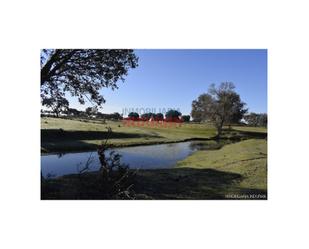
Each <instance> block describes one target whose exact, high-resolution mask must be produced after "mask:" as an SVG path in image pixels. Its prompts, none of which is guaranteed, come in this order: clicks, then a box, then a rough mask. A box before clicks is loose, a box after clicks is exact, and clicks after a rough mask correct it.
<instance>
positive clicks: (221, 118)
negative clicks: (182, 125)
mask: <svg viewBox="0 0 309 249" xmlns="http://www.w3.org/2000/svg"><path fill="white" fill-rule="evenodd" d="M234 89H235V86H234V84H233V83H231V82H224V83H221V84H220V85H219V86H218V87H216V86H215V85H214V84H212V85H211V86H210V88H209V90H208V93H204V94H202V95H200V96H199V97H198V99H197V100H194V101H193V102H192V112H191V116H192V117H193V119H194V120H195V121H210V122H212V123H213V124H214V125H215V127H216V129H217V136H218V137H220V135H221V133H222V128H223V125H226V124H230V123H232V122H239V121H240V120H241V119H242V117H243V115H244V114H245V113H246V112H247V109H245V103H244V102H242V101H241V99H240V96H239V94H237V93H236V92H235V90H234Z"/></svg>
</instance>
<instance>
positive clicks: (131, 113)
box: [128, 112, 139, 120]
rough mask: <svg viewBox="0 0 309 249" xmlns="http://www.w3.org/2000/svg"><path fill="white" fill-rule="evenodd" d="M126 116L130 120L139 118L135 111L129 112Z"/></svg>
mask: <svg viewBox="0 0 309 249" xmlns="http://www.w3.org/2000/svg"><path fill="white" fill-rule="evenodd" d="M128 117H129V118H130V119H132V120H137V119H138V118H139V115H138V113H137V112H130V113H129V115H128Z"/></svg>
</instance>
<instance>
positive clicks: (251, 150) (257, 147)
mask: <svg viewBox="0 0 309 249" xmlns="http://www.w3.org/2000/svg"><path fill="white" fill-rule="evenodd" d="M178 167H189V168H194V169H214V170H219V171H221V172H227V173H232V174H239V175H241V176H242V177H241V181H239V183H237V185H236V187H239V188H240V189H245V190H256V191H261V192H266V190H267V142H266V140H265V139H249V140H246V141H242V142H239V143H235V144H229V145H226V146H224V147H223V148H221V149H219V150H213V151H197V152H195V153H194V154H193V155H191V156H189V157H187V158H186V159H184V160H183V161H180V162H178Z"/></svg>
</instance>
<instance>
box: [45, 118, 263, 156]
mask: <svg viewBox="0 0 309 249" xmlns="http://www.w3.org/2000/svg"><path fill="white" fill-rule="evenodd" d="M168 125H174V126H172V127H163V126H162V125H161V126H159V127H149V123H148V122H135V125H134V126H129V127H128V126H126V125H125V124H124V123H123V122H120V121H118V122H116V121H115V122H114V121H106V123H104V122H103V121H102V120H88V119H73V120H72V119H64V118H41V150H42V152H67V151H86V150H95V149H96V148H97V145H99V144H101V143H102V141H103V140H104V139H105V138H106V136H107V127H111V128H112V130H113V133H112V135H111V137H110V139H109V143H110V144H112V145H113V146H114V147H123V146H132V145H147V144H159V143H169V142H181V141H186V140H190V139H211V138H213V137H214V136H215V135H216V130H215V128H214V127H213V126H211V125H209V124H195V123H183V124H181V126H180V125H179V124H168ZM265 134H267V130H266V128H260V127H243V126H235V127H233V130H232V131H225V132H224V133H223V137H225V138H244V137H246V136H249V137H250V136H262V137H263V136H265Z"/></svg>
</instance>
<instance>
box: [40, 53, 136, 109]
mask: <svg viewBox="0 0 309 249" xmlns="http://www.w3.org/2000/svg"><path fill="white" fill-rule="evenodd" d="M137 66H138V58H137V56H136V55H135V54H134V52H133V50H131V49H43V50H42V51H41V99H42V104H43V105H44V104H46V101H44V100H45V99H49V101H48V102H51V101H52V100H55V101H56V99H60V97H62V98H65V93H69V94H71V96H74V97H77V98H78V100H79V102H80V104H84V103H85V100H88V101H90V102H91V103H92V104H93V105H98V106H100V105H101V104H103V103H104V102H105V99H104V98H103V96H102V95H101V94H100V92H99V90H100V89H101V88H103V87H110V88H111V89H113V90H114V89H116V88H118V85H117V83H118V81H119V80H122V81H124V76H126V75H127V74H128V70H129V69H130V68H136V67H137ZM55 96H57V98H55Z"/></svg>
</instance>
